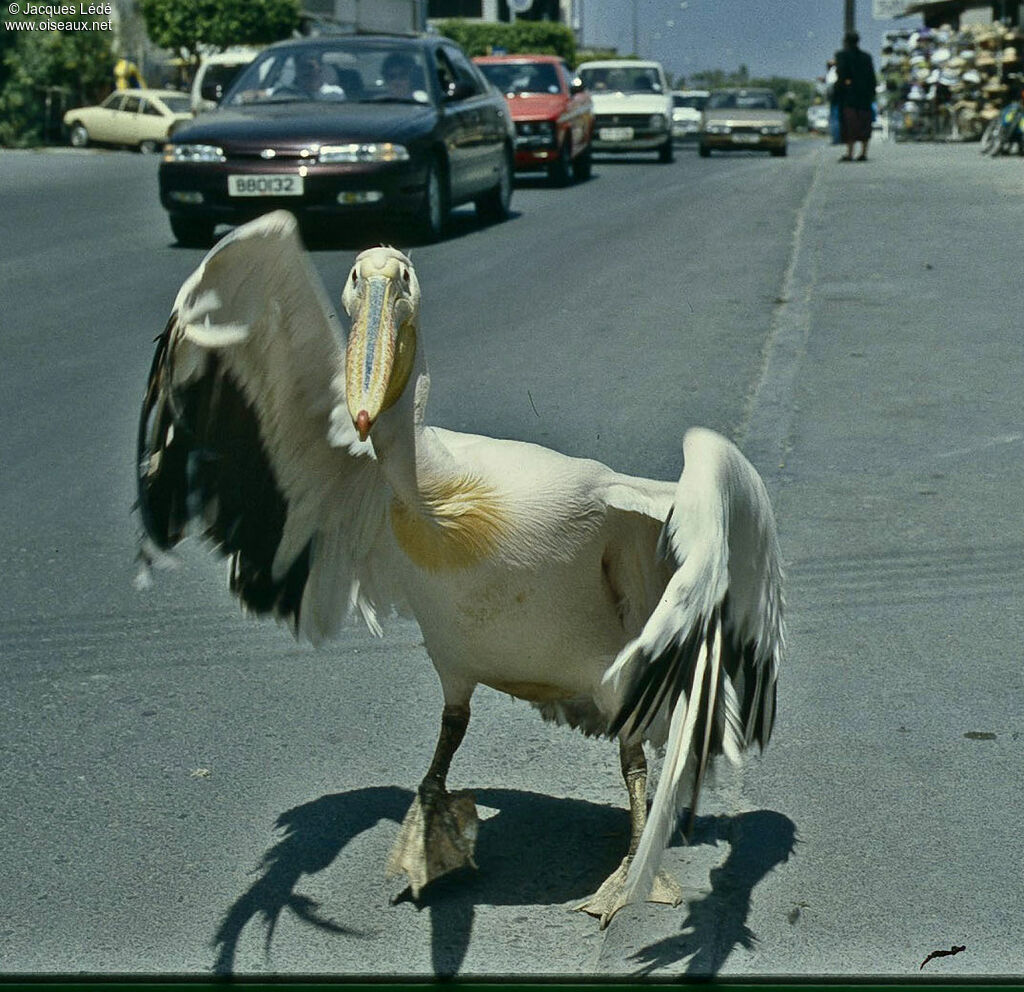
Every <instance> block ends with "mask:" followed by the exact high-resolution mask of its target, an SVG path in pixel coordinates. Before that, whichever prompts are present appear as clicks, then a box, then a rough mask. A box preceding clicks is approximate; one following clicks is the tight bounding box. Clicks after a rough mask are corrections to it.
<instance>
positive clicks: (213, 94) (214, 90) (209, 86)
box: [199, 83, 224, 103]
mask: <svg viewBox="0 0 1024 992" xmlns="http://www.w3.org/2000/svg"><path fill="white" fill-rule="evenodd" d="M199 94H200V96H202V98H203V99H204V100H209V101H210V102H211V103H220V98H221V97H222V96H223V95H224V87H223V86H221V84H220V83H203V85H202V86H200V87H199Z"/></svg>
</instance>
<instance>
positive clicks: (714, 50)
mask: <svg viewBox="0 0 1024 992" xmlns="http://www.w3.org/2000/svg"><path fill="white" fill-rule="evenodd" d="M577 2H579V0H577ZM634 3H635V4H636V19H637V39H638V45H637V48H638V52H639V54H640V56H641V57H643V58H652V59H657V60H658V61H659V62H661V63H662V65H664V67H665V70H666V72H669V73H671V74H672V75H675V76H679V75H683V76H685V75H687V74H688V73H693V72H699V71H700V70H702V69H724V70H726V71H731V70H733V69H737V68H739V66H740V65H746V66H747V68H748V69H749V70H750V74H751V76H754V77H763V76H788V77H792V78H794V79H814V78H816V77H817V76H821V75H824V73H825V60H826V59H828V58H830V57H831V56H832V55H833V53H834V52H835V50H836V49H837V48H839V47H840V45H841V43H842V36H843V16H844V10H845V4H844V0H582V20H583V24H582V27H583V43H584V45H586V46H588V47H589V46H592V47H595V48H598V47H612V48H617V49H618V50H619V51H620V52H623V53H626V52H630V51H632V50H633V9H634ZM871 6H872V4H871V0H856V7H855V10H856V28H857V31H858V32H860V36H861V48H863V49H865V50H866V51H868V52H870V53H871V55H872V57H873V58H874V60H875V67H876V69H877V67H878V57H879V52H880V50H881V47H882V33H883V32H884V31H887V30H889V29H891V28H914V27H917V26H918V25H919V24H920V16H919V15H915V16H911V17H902V18H899V19H898V20H875V19H874V18H873V17H872V16H871Z"/></svg>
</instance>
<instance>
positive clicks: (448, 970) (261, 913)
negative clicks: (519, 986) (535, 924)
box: [214, 786, 793, 977]
mask: <svg viewBox="0 0 1024 992" xmlns="http://www.w3.org/2000/svg"><path fill="white" fill-rule="evenodd" d="M474 795H475V798H476V801H477V804H478V806H480V807H482V809H481V812H482V813H483V815H484V817H485V818H484V819H483V821H482V822H481V824H480V831H479V835H478V839H477V847H476V862H477V865H478V870H476V871H473V870H471V869H464V870H460V871H456V872H453V873H452V874H451V875H447V876H445V877H443V878H440V879H437V880H436V881H435V882H433V883H432V884H431V885H430V886H428V887H427V888H426V889H425V890H424V891H423V892H422V893H421V894H420V898H419V899H418V900H416V901H415V903H414V905H415V906H416V908H417V909H418V910H419V911H426V912H427V913H428V914H429V923H430V932H431V964H432V969H433V972H434V974H435V975H436V976H438V977H451V976H454V975H457V974H458V973H459V969H460V968H461V965H462V962H463V960H464V959H465V956H466V951H467V950H468V948H469V943H470V939H471V937H472V932H473V923H474V919H475V908H476V907H477V906H537V905H559V904H563V903H574V902H578V901H581V900H582V899H584V898H586V897H587V896H588V895H591V894H592V893H593V892H594V891H595V890H596V889H597V888H598V887H599V886H600V884H601V882H603V881H604V879H605V878H606V877H607V876H608V875H609V874H610V873H611V872H612V871H613V870H614V869H615V867H616V866H617V865H618V864H619V861H620V860H621V858H622V856H623V854H624V853H625V847H626V844H627V842H628V837H629V816H628V814H627V813H626V811H625V810H624V809H619V808H616V807H611V806H604V805H597V804H595V803H590V802H586V801H583V800H579V799H564V798H563V799H560V798H555V797H552V796H545V795H541V794H539V793H533V792H522V791H517V790H512V789H479V790H474ZM412 799H413V792H412V791H411V790H409V789H401V788H398V787H395V786H381V787H377V788H366V789H355V790H352V791H350V792H344V793H336V794H334V795H328V796H323V797H321V798H320V799H316V800H313V801H312V802H309V803H304V804H303V805H301V806H296V807H294V808H293V809H290V810H288V811H287V812H285V813H283V814H281V816H280V817H279V818H278V820H277V829H278V830H280V831H282V832H283V837H282V838H281V839H280V840H279V841H278V842H277V843H276V844H275V845H274V846H273V847H272V848H270V850H269V851H267V853H266V854H265V855H264V856H263V859H262V860H261V863H260V867H259V872H260V876H259V878H257V880H256V881H255V882H254V883H253V884H252V885H251V886H250V887H249V889H248V890H247V891H246V892H245V893H244V894H243V895H241V896H240V897H239V898H238V899H237V900H236V901H235V903H234V904H233V905H232V906H231V908H230V909H229V910H228V912H227V913H226V915H225V917H224V920H223V921H222V923H221V925H220V927H219V928H218V931H217V935H216V938H215V944H216V947H217V958H216V961H215V964H214V971H215V972H216V973H217V974H221V975H230V974H232V972H233V968H234V960H235V954H236V951H237V947H238V942H239V939H240V937H241V934H242V931H243V930H244V928H245V926H246V925H247V924H248V923H250V922H251V921H253V920H256V919H259V920H262V922H263V923H264V925H265V927H266V934H265V943H266V947H267V950H268V952H269V948H270V945H271V942H272V940H273V936H274V930H275V927H276V924H277V922H278V920H279V918H280V916H281V914H282V913H283V912H284V911H285V910H289V911H290V912H292V913H293V914H294V915H295V916H296V917H298V918H299V919H301V920H302V921H304V922H305V923H307V924H308V925H310V926H314V927H317V928H319V929H321V930H324V931H325V932H329V933H333V934H336V935H337V936H339V937H346V938H348V939H355V940H358V939H361V938H363V937H366V936H368V934H366V933H364V932H363V931H360V930H358V929H356V928H352V927H349V926H346V925H345V923H344V922H343V921H338V920H335V919H332V918H331V917H330V915H328V914H327V913H326V912H324V910H323V908H322V907H321V906H320V905H319V904H318V903H316V902H315V901H314V900H312V899H310V898H309V897H307V896H303V895H302V894H300V893H299V892H298V891H296V889H297V886H298V884H299V882H300V880H301V879H302V876H303V875H313V874H316V873H318V872H320V871H323V870H324V869H326V868H327V867H328V866H329V865H331V864H332V863H333V862H334V860H335V859H336V858H337V857H338V856H339V855H340V854H341V852H342V851H343V850H344V849H345V847H347V846H348V844H349V843H350V842H351V841H352V840H354V839H355V838H356V837H357V836H358V835H359V834H360V833H362V832H363V831H365V830H369V829H371V828H373V827H375V826H377V825H378V824H380V823H381V822H382V821H385V820H389V821H391V822H392V823H394V824H395V825H396V826H397V825H398V824H399V823H401V821H402V818H403V817H404V816H405V813H406V811H407V810H408V808H409V805H410V803H411V802H412ZM488 809H489V810H495V811H496V812H495V813H493V814H492V815H487V812H486V811H487V810H488ZM741 821H742V822H741ZM778 821H784V822H778ZM785 824H789V827H790V830H789V836H790V838H791V839H792V836H793V830H792V824H791V823H790V821H788V820H786V818H785V817H781V816H780V815H779V814H775V813H747V814H743V815H742V816H739V817H719V818H704V817H699V818H698V819H697V821H696V824H695V832H694V837H693V841H692V842H693V843H696V844H700V843H717V842H718V840H720V839H726V840H728V841H729V843H730V845H731V852H730V855H729V859H728V860H727V861H726V863H725V864H724V865H723V866H722V867H721V868H718V869H715V870H714V871H712V873H711V882H712V891H711V894H710V895H709V896H708V897H706V898H705V899H704V900H702V902H701V904H700V906H698V907H696V908H695V907H694V906H692V905H691V908H690V915H689V918H688V920H687V922H686V924H684V927H683V935H682V936H680V937H679V938H672V939H671V940H670V941H666V942H663V945H664V946H662V945H652V947H650V948H645V949H644V951H642V952H639V953H640V955H646V956H647V958H646V960H647V962H648V964H647V966H646V967H645V968H644V969H642V970H643V971H650V970H654V969H655V968H657V967H660V966H661V965H662V964H664V963H668V962H670V961H674V960H677V959H679V958H680V957H682V956H685V955H689V954H695V952H697V951H698V950H702V949H703V951H704V957H703V958H701V961H703V960H704V959H705V958H707V959H708V960H713V961H715V962H717V964H718V966H720V963H721V961H724V960H725V958H726V957H727V956H728V954H729V952H730V951H731V949H732V947H733V946H735V943H737V942H740V943H742V942H743V940H745V939H747V938H746V936H745V935H746V934H747V933H748V931H747V930H746V925H745V920H746V915H747V913H748V912H749V894H750V891H751V890H752V889H753V888H754V886H755V885H756V884H757V882H758V881H759V880H760V879H761V878H762V877H764V875H765V874H767V872H768V871H769V870H770V869H771V867H772V866H773V865H774V864H775V863H777V861H778V860H784V857H783V858H781V859H779V858H774V856H773V855H772V854H767V853H763V856H759V854H758V852H759V851H760V852H769V851H775V850H776V849H777V848H779V847H780V845H781V844H782V840H781V838H782V837H783V835H784V834H785V832H786V831H785ZM766 831H767V833H768V834H770V835H771V836H770V837H769V842H768V843H767V844H766V843H765V840H766V838H765V836H764V834H765V832H766ZM581 852H585V854H582V855H581ZM380 870H381V876H382V881H383V871H384V866H383V865H381V866H380ZM744 893H745V895H744ZM403 900H406V901H412V900H411V898H410V897H409V895H408V892H407V891H406V892H405V893H402V894H400V895H399V897H398V898H397V899H396V900H395V901H396V902H400V901H403ZM701 907H703V908H701ZM719 914H720V915H719ZM723 922H724V928H723ZM691 931H692V932H691ZM733 931H736V932H737V933H740V939H739V940H738V941H733V942H732V943H729V942H728V934H731V933H732V932H733ZM727 943H728V946H726V944H727ZM709 953H710V954H711V957H710V958H708V954H709ZM697 957H700V955H697ZM692 964H693V962H691V965H692ZM695 973H713V972H712V971H711V970H710V969H706V968H702V966H701V965H700V964H699V963H698V969H697V971H696V972H695Z"/></svg>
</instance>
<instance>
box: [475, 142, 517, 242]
mask: <svg viewBox="0 0 1024 992" xmlns="http://www.w3.org/2000/svg"><path fill="white" fill-rule="evenodd" d="M511 203H512V155H511V153H510V152H509V150H508V149H507V148H506V149H505V154H504V155H502V156H501V165H500V166H499V168H498V183H497V185H496V186H495V187H494V188H493V189H489V190H488V191H487V192H486V193H485V194H484V195H483V196H481V197H479V198H478V199H477V200H476V201H475V202H474V205H475V206H476V213H477V216H478V217H479V218H480V219H481V220H482V221H485V222H486V223H489V224H496V223H498V222H499V221H503V220H505V219H506V218H507V217H508V211H509V206H510V204H511Z"/></svg>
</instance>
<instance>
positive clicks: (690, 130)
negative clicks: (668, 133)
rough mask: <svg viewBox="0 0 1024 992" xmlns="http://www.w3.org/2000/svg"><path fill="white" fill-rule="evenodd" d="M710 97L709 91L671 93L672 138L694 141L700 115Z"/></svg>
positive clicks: (698, 128)
mask: <svg viewBox="0 0 1024 992" xmlns="http://www.w3.org/2000/svg"><path fill="white" fill-rule="evenodd" d="M710 95H711V93H710V91H709V90H673V91H672V137H673V138H675V140H676V141H696V140H697V132H698V131H699V130H700V114H701V111H702V110H703V109H704V105H705V104H706V103H707V102H708V97H709V96H710Z"/></svg>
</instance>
